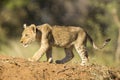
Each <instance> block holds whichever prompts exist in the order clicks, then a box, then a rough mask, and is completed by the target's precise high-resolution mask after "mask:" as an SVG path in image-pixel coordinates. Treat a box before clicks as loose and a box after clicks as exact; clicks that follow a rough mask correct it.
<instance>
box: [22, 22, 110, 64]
mask: <svg viewBox="0 0 120 80" xmlns="http://www.w3.org/2000/svg"><path fill="white" fill-rule="evenodd" d="M87 39H88V40H89V41H90V42H91V44H92V46H93V47H94V48H95V49H102V48H103V47H104V46H105V45H106V44H107V43H108V42H109V41H110V39H107V40H106V41H105V42H104V44H103V46H102V47H100V48H98V47H97V46H96V45H95V43H94V42H93V40H92V38H91V37H90V36H89V35H88V34H87V32H86V31H85V30H84V29H82V28H80V27H74V26H67V27H65V26H50V25H49V24H43V25H39V26H35V25H34V24H31V25H30V26H26V24H24V30H23V32H22V37H21V40H20V42H21V43H22V44H23V46H24V47H27V46H28V45H29V44H30V43H31V42H33V41H35V40H38V41H39V42H40V43H41V45H40V49H39V50H38V51H37V52H36V53H35V54H34V55H33V57H32V58H31V59H29V60H30V61H38V60H39V59H40V58H41V57H42V55H43V54H44V53H46V57H47V61H48V62H52V61H53V59H52V46H56V47H62V48H64V51H65V54H66V56H65V57H64V58H63V59H62V60H56V63H58V64H63V63H66V62H68V61H70V60H71V59H72V58H73V57H74V54H73V51H72V50H73V48H75V49H76V51H77V52H78V54H79V56H80V57H81V60H82V61H81V65H87V64H88V53H87V50H86V43H87Z"/></svg>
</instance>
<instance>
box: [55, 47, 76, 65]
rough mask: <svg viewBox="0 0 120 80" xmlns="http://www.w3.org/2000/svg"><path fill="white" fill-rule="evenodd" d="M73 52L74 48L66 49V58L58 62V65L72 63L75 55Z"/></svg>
mask: <svg viewBox="0 0 120 80" xmlns="http://www.w3.org/2000/svg"><path fill="white" fill-rule="evenodd" d="M72 50H73V47H71V48H64V51H65V55H66V56H65V57H64V58H63V59H62V60H56V63H58V64H64V63H66V62H68V61H70V60H71V59H72V58H73V57H74V54H73V52H72Z"/></svg>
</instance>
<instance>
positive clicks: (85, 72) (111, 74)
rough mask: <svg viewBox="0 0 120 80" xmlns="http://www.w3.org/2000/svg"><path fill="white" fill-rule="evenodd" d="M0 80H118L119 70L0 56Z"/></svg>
mask: <svg viewBox="0 0 120 80" xmlns="http://www.w3.org/2000/svg"><path fill="white" fill-rule="evenodd" d="M0 80H120V68H110V67H106V66H100V65H96V64H94V65H91V66H86V67H83V66H80V65H79V64H54V63H52V64H49V63H47V62H30V61H27V60H26V59H22V58H13V57H6V56H0Z"/></svg>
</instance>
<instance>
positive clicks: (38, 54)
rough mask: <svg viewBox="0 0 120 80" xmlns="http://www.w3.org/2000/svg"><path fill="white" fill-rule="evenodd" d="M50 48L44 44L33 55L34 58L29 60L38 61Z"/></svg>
mask: <svg viewBox="0 0 120 80" xmlns="http://www.w3.org/2000/svg"><path fill="white" fill-rule="evenodd" d="M47 50H48V46H46V45H42V46H41V47H40V49H39V50H38V51H37V52H36V53H35V54H34V55H33V57H32V58H29V59H28V60H29V61H38V60H39V59H40V58H41V57H42V55H43V54H44V53H46V52H47Z"/></svg>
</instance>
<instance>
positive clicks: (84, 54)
mask: <svg viewBox="0 0 120 80" xmlns="http://www.w3.org/2000/svg"><path fill="white" fill-rule="evenodd" d="M75 49H76V51H77V52H78V54H79V56H80V57H81V66H85V65H89V60H88V53H87V50H86V46H85V45H79V46H75Z"/></svg>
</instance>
